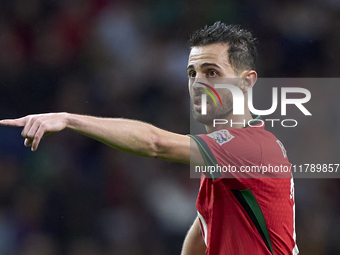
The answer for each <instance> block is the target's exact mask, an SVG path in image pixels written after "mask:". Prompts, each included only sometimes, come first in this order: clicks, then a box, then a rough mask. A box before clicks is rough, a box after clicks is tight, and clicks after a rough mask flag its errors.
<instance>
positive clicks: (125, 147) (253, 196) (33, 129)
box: [0, 22, 298, 255]
mask: <svg viewBox="0 0 340 255" xmlns="http://www.w3.org/2000/svg"><path fill="white" fill-rule="evenodd" d="M190 46H191V51H190V55H189V60H188V67H187V73H188V77H189V92H190V97H191V105H192V111H193V114H194V118H195V119H196V121H198V122H200V123H202V124H205V127H206V130H207V134H201V135H197V136H188V135H181V134H175V133H172V132H168V131H166V130H162V129H159V128H157V127H155V126H153V125H150V124H147V123H144V122H140V121H135V120H129V119H115V118H98V117H92V116H83V115H75V114H70V113H49V114H39V115H28V116H26V117H23V118H19V119H13V120H2V121H0V124H1V125H8V126H22V127H23V130H22V136H23V137H24V138H25V141H24V144H25V146H31V149H32V151H35V150H37V148H38V145H39V143H40V141H41V139H42V137H43V136H44V135H45V134H47V133H53V132H58V131H61V130H63V129H71V130H74V131H76V132H79V133H81V134H83V135H86V136H89V137H91V138H94V139H97V140H98V141H100V142H103V143H105V144H107V145H109V146H111V147H113V148H115V149H118V150H121V151H124V152H128V153H132V154H135V155H138V156H145V157H156V158H162V159H166V160H171V161H177V162H182V163H186V164H190V163H191V164H195V165H196V166H215V167H217V166H220V167H226V168H227V167H229V169H230V167H231V168H232V169H233V170H232V171H223V172H209V171H208V172H206V173H205V174H202V177H201V185H200V191H199V194H198V198H197V203H196V205H197V214H198V216H197V218H196V220H195V221H194V223H193V225H192V226H191V228H190V230H189V232H188V234H187V236H186V238H185V240H184V244H183V249H182V255H199V254H209V255H219V254H220V255H222V254H223V255H229V254H230V255H249V254H261V255H267V254H268V255H269V254H282V255H283V254H284V255H288V254H292V255H296V254H298V249H297V246H296V241H295V240H296V236H295V211H294V209H295V205H294V183H293V179H292V176H291V173H290V172H288V173H280V172H268V175H266V177H267V178H259V177H260V176H259V174H258V173H256V172H255V173H252V172H249V171H248V172H245V171H244V170H245V168H246V167H249V168H251V167H254V166H255V167H256V166H261V167H260V168H259V169H260V170H263V168H264V167H268V166H272V167H273V166H281V167H282V166H289V165H290V163H289V161H288V158H287V153H286V151H285V149H284V147H283V145H282V143H281V142H280V141H279V140H278V139H277V138H276V137H275V136H274V135H273V134H271V133H269V132H267V131H265V129H264V123H263V121H261V119H260V117H259V116H257V117H255V118H253V116H252V115H251V113H250V111H249V108H248V105H247V102H245V105H244V108H245V111H244V114H243V115H236V114H234V113H233V98H232V94H231V92H230V90H226V89H216V90H215V89H214V86H215V85H214V84H213V82H212V81H213V80H214V79H215V78H224V79H234V80H235V81H238V82H236V84H235V85H236V86H237V87H238V88H239V89H240V90H241V91H242V93H243V94H244V95H245V96H247V95H248V89H249V88H252V87H253V86H254V84H255V82H256V79H257V73H256V71H255V60H256V56H257V53H256V47H255V40H254V38H253V37H252V35H251V33H250V32H248V31H246V30H243V29H241V28H240V27H239V26H233V25H229V26H227V25H225V24H223V23H221V22H216V23H215V24H213V25H212V26H205V27H204V28H203V29H200V30H198V31H196V32H195V33H194V34H193V35H192V37H191V39H190ZM204 91H205V92H209V93H208V94H212V92H214V93H215V92H216V94H218V95H219V97H220V99H221V104H214V103H213V102H212V99H211V98H208V97H206V95H205V93H204ZM204 96H205V100H206V104H205V105H203V103H202V101H203V100H202V98H203V97H204ZM245 101H247V100H245ZM203 102H204V101H203ZM203 108H205V109H203ZM205 112H206V113H205ZM216 118H218V119H232V120H233V122H234V123H236V122H238V123H240V122H241V123H242V122H244V123H249V124H248V125H247V126H242V125H238V126H233V127H231V126H230V122H228V123H225V124H221V125H216V126H214V125H213V124H212V120H213V119H216ZM267 170H268V169H267Z"/></svg>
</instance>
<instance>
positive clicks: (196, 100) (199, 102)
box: [193, 96, 209, 111]
mask: <svg viewBox="0 0 340 255" xmlns="http://www.w3.org/2000/svg"><path fill="white" fill-rule="evenodd" d="M193 103H194V109H195V110H196V111H201V109H202V97H201V96H196V97H194V101H193ZM208 104H209V102H207V105H208Z"/></svg>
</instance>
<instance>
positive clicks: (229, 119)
mask: <svg viewBox="0 0 340 255" xmlns="http://www.w3.org/2000/svg"><path fill="white" fill-rule="evenodd" d="M252 119H253V117H252V115H251V113H250V111H249V110H248V111H246V112H245V114H244V115H234V114H233V113H232V112H231V113H230V114H228V115H227V116H226V117H224V119H221V121H220V122H219V123H223V124H218V122H216V123H215V127H214V124H212V125H206V126H205V129H206V130H207V133H208V134H209V133H212V132H215V131H217V130H221V129H227V128H244V127H245V126H247V125H248V122H249V121H251V120H252Z"/></svg>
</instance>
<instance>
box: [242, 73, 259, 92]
mask: <svg viewBox="0 0 340 255" xmlns="http://www.w3.org/2000/svg"><path fill="white" fill-rule="evenodd" d="M240 79H241V83H240V89H241V90H242V92H243V93H247V92H248V88H252V87H254V85H255V83H256V81H257V73H256V71H254V70H245V71H243V72H242V73H241V74H240Z"/></svg>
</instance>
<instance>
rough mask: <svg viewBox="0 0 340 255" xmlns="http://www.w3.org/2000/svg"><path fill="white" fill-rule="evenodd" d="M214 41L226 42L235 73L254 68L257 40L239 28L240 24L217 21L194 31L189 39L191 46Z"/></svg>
mask: <svg viewBox="0 0 340 255" xmlns="http://www.w3.org/2000/svg"><path fill="white" fill-rule="evenodd" d="M215 43H226V44H228V46H229V49H228V61H229V63H230V64H231V66H232V67H233V69H234V71H235V72H236V73H238V72H242V71H244V70H247V69H253V70H254V69H255V62H256V59H257V50H256V43H257V40H256V38H254V37H253V35H252V34H251V32H249V31H247V30H245V29H241V27H240V25H226V24H224V23H222V22H221V21H217V22H215V23H214V24H213V25H211V26H207V25H206V26H205V27H204V28H202V29H199V30H197V31H195V32H194V33H193V34H192V35H191V37H190V40H189V46H190V47H191V48H192V47H200V46H206V45H210V44H215Z"/></svg>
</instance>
